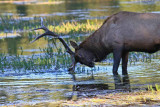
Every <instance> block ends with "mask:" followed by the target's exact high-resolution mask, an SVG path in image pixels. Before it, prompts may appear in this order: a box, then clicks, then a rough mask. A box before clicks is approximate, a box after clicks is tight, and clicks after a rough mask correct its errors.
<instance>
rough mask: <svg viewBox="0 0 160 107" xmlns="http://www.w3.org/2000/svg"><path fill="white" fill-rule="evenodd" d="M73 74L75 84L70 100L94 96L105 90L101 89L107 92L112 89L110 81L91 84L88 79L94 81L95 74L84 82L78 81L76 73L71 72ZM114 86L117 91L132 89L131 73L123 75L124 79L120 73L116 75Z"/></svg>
mask: <svg viewBox="0 0 160 107" xmlns="http://www.w3.org/2000/svg"><path fill="white" fill-rule="evenodd" d="M71 75H72V79H73V81H74V85H73V87H72V93H71V94H70V96H68V99H69V100H77V99H78V98H79V97H82V96H83V97H93V96H96V95H99V94H102V93H103V92H100V91H102V90H103V91H104V90H105V92H107V93H108V92H109V91H108V90H110V88H109V87H110V86H109V84H108V83H105V82H104V83H98V84H96V83H94V84H89V83H88V81H94V80H95V79H94V75H92V76H91V78H90V79H89V80H87V81H83V83H78V81H77V80H76V76H75V74H73V73H72V74H71ZM113 78H114V86H115V89H113V90H117V91H123V92H124V91H127V92H128V91H129V92H130V91H131V87H130V80H129V75H125V76H122V80H121V77H120V75H118V76H114V77H113Z"/></svg>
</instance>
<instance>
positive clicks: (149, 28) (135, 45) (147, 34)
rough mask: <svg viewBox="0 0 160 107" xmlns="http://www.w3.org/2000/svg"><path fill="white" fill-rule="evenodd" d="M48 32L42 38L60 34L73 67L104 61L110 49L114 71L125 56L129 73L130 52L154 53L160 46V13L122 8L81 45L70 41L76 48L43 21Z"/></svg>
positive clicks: (115, 72) (125, 73) (125, 66)
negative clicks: (123, 9) (79, 64)
mask: <svg viewBox="0 0 160 107" xmlns="http://www.w3.org/2000/svg"><path fill="white" fill-rule="evenodd" d="M41 25H42V27H40V28H37V29H35V30H38V29H43V30H44V31H45V33H44V34H42V35H40V36H38V37H37V38H36V39H35V40H34V41H36V40H38V39H39V38H41V37H43V36H46V35H51V36H54V37H56V38H58V39H59V40H60V41H61V42H62V44H63V45H64V47H65V48H66V50H67V52H68V53H69V54H70V55H71V59H72V66H71V67H70V69H69V70H72V71H74V68H75V65H76V63H77V62H80V63H81V64H84V65H87V66H89V67H93V66H94V62H98V61H102V60H103V59H105V58H106V56H107V55H108V54H109V53H113V57H114V63H113V74H114V75H118V72H117V70H118V67H119V63H120V60H121V59H122V74H123V75H127V74H128V72H127V63H128V55H129V52H131V51H137V52H148V53H154V52H156V51H158V50H160V14H155V13H135V12H125V11H122V12H119V13H116V14H113V15H111V16H110V17H108V18H107V19H106V20H105V21H104V23H103V24H102V26H101V27H100V28H99V29H98V30H96V31H95V32H94V33H93V34H92V35H90V36H89V37H88V38H87V39H86V40H85V41H83V42H82V43H81V44H80V45H77V44H76V43H75V42H73V41H70V43H71V45H72V47H73V48H75V52H73V51H72V50H71V49H70V48H69V47H68V45H67V44H66V42H65V41H64V40H63V38H61V37H60V36H59V35H57V34H55V33H54V32H52V31H50V30H48V29H47V28H46V27H45V26H44V25H43V19H41Z"/></svg>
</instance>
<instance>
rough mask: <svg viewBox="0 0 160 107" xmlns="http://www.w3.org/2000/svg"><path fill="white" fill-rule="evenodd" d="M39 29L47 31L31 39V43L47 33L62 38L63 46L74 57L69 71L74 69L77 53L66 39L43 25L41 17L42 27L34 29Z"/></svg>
mask: <svg viewBox="0 0 160 107" xmlns="http://www.w3.org/2000/svg"><path fill="white" fill-rule="evenodd" d="M39 29H43V30H44V31H45V33H43V34H41V35H40V36H38V37H36V38H35V39H34V40H33V41H31V42H30V43H33V42H35V41H36V40H38V39H39V38H41V37H43V36H46V35H51V36H54V37H56V38H57V39H59V40H60V42H61V43H62V44H63V46H64V47H65V49H66V51H67V52H68V53H69V54H70V56H71V59H72V65H71V67H70V69H69V71H74V68H75V64H76V61H75V59H74V56H75V53H74V52H73V51H72V50H71V49H70V48H69V46H68V45H67V43H66V42H65V41H64V39H63V38H61V37H60V36H59V35H57V34H55V33H54V32H52V31H50V30H49V29H48V28H46V27H45V26H44V25H43V18H41V27H40V28H36V29H33V30H39Z"/></svg>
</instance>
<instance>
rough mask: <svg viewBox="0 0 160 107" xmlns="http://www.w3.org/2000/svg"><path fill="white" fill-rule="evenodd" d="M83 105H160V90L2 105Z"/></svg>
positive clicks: (73, 106) (63, 106) (16, 106)
mask: <svg viewBox="0 0 160 107" xmlns="http://www.w3.org/2000/svg"><path fill="white" fill-rule="evenodd" d="M83 106H89V107H90V106H91V107H92V106H101V107H103V106H116V107H117V106H121V107H122V106H125V107H126V106H160V91H159V90H158V91H153V90H152V91H138V92H123V93H110V94H106V95H97V96H96V97H92V98H80V99H77V100H61V101H55V102H40V103H36V104H23V105H20V104H18V105H10V106H1V107H83Z"/></svg>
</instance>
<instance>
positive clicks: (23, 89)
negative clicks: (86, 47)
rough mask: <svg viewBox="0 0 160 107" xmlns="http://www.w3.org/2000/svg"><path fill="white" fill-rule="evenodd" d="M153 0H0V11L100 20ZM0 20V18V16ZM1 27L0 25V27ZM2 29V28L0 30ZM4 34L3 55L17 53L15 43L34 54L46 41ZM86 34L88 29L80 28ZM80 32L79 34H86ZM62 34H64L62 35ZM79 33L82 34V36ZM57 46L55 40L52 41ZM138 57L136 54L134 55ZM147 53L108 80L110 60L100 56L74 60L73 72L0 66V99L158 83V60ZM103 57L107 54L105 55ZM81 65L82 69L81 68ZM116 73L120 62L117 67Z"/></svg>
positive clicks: (8, 101) (147, 6) (50, 97)
mask: <svg viewBox="0 0 160 107" xmlns="http://www.w3.org/2000/svg"><path fill="white" fill-rule="evenodd" d="M159 4H160V1H159V0H148V1H147V0H144V1H142V0H136V1H132V0H119V1H118V0H117V1H115V0H114V1H112V0H109V1H108V0H100V1H96V0H93V1H90V0H88V1H86V0H81V1H80V0H70V1H69V0H66V1H62V2H59V3H56V4H54V3H50V4H48V3H43V0H42V2H40V3H39V2H38V3H36V4H34V5H33V3H20V2H19V3H16V2H14V3H1V2H0V15H1V16H8V15H9V16H13V17H20V18H21V19H22V20H27V21H28V20H34V18H33V17H35V16H36V17H40V16H43V17H46V18H47V19H49V20H51V21H53V23H54V21H55V20H56V21H57V23H60V22H65V21H71V20H76V21H81V22H83V21H85V20H87V19H98V20H104V19H105V18H106V17H108V16H109V15H111V14H113V13H116V12H118V11H135V12H153V13H160V5H159ZM0 22H1V20H0ZM0 31H1V29H0ZM1 32H2V31H1ZM10 35H11V36H10V37H12V38H8V37H7V38H6V37H5V35H3V37H0V46H1V47H0V52H1V53H4V52H5V53H7V54H9V55H15V54H19V53H20V52H21V49H20V47H22V48H23V51H24V52H23V54H24V55H26V56H29V55H32V54H33V53H34V54H35V53H36V54H37V55H38V54H39V53H40V49H39V48H45V47H47V46H48V45H47V44H48V41H47V40H45V39H41V40H39V41H37V42H36V43H35V44H29V42H30V40H29V39H28V37H23V36H21V35H20V36H19V34H14V33H13V32H11V31H10ZM86 35H87V36H88V35H89V34H86ZM86 35H85V36H84V38H85V37H86ZM77 36H79V35H77ZM65 38H67V39H68V38H70V36H68V35H66V36H65ZM84 38H83V36H82V40H83V39H84ZM58 46H59V47H61V44H60V43H58ZM138 57H141V56H138ZM156 58H157V59H152V62H151V63H147V62H145V63H144V62H136V64H135V65H134V64H131V65H130V64H129V67H128V72H129V77H122V76H121V77H120V79H121V80H119V78H118V79H117V80H114V77H113V75H112V61H111V64H110V65H109V64H106V63H105V61H104V62H102V63H97V64H96V67H95V68H93V69H90V68H87V67H85V66H81V65H78V67H80V68H81V69H80V70H77V71H76V74H75V77H76V79H73V77H74V76H73V75H71V74H69V73H68V71H67V68H63V69H62V68H61V69H58V70H56V69H54V68H55V67H54V66H53V67H52V68H51V69H48V70H45V71H42V73H40V72H38V73H37V72H33V71H29V70H28V71H25V72H23V71H21V70H13V69H7V68H6V69H5V72H0V105H13V104H22V103H36V102H40V101H54V100H66V99H78V98H81V97H90V96H95V95H99V94H104V93H113V92H121V91H132V90H140V89H142V90H143V89H146V88H147V87H148V85H153V86H154V85H155V84H160V69H159V68H160V65H159V63H160V60H159V58H158V57H156ZM107 61H108V60H107ZM83 68H85V70H83ZM119 74H121V67H119Z"/></svg>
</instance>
